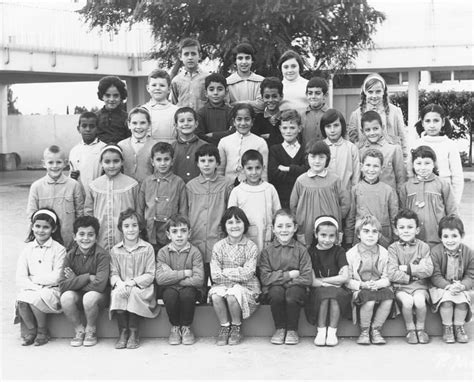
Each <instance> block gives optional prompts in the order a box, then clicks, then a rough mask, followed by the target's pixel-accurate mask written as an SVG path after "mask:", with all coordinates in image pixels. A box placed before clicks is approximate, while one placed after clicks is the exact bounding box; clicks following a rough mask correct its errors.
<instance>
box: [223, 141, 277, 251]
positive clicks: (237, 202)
mask: <svg viewBox="0 0 474 382" xmlns="http://www.w3.org/2000/svg"><path fill="white" fill-rule="evenodd" d="M241 163H242V168H243V172H244V174H245V181H244V182H242V183H240V184H239V185H238V186H237V187H235V188H234V189H233V190H232V192H231V193H230V197H229V203H228V206H227V207H232V206H236V207H239V208H241V209H242V210H243V211H244V212H245V214H246V215H247V218H248V219H249V222H250V227H249V230H248V232H247V237H248V238H249V239H250V240H252V241H253V242H254V243H255V244H257V247H258V251H259V253H260V252H261V251H262V249H263V248H264V247H265V245H266V244H268V243H269V242H270V241H271V240H272V219H273V215H274V214H275V212H276V211H278V210H279V209H280V208H281V205H280V199H279V198H278V193H277V191H276V190H275V187H273V185H272V184H270V183H268V182H265V181H264V180H262V173H263V156H262V154H260V153H259V152H258V151H257V150H247V151H246V152H245V153H244V155H242V161H241Z"/></svg>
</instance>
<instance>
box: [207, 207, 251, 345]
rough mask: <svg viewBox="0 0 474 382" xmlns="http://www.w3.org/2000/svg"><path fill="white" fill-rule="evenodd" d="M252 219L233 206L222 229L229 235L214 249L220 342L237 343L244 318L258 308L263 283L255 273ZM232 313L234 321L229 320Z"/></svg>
mask: <svg viewBox="0 0 474 382" xmlns="http://www.w3.org/2000/svg"><path fill="white" fill-rule="evenodd" d="M249 225H250V223H249V221H248V219H247V216H246V215H245V213H244V211H242V210H241V209H240V208H238V207H230V208H228V209H227V210H226V211H225V212H224V215H223V216H222V219H221V229H222V232H224V233H225V234H226V235H227V237H226V238H225V239H222V240H220V241H218V242H217V243H216V244H215V245H214V248H213V249H212V259H211V264H210V267H211V278H212V281H213V285H212V287H211V289H210V290H209V300H210V301H212V304H213V306H214V310H215V312H216V315H217V318H218V319H219V322H220V325H221V326H220V330H219V334H218V336H217V345H219V346H222V345H227V343H228V344H229V345H237V344H239V343H240V341H241V340H242V334H241V330H240V328H241V323H242V319H246V318H248V317H250V315H251V314H252V313H253V312H254V311H255V310H256V309H257V307H258V302H257V297H258V296H259V294H260V283H259V282H258V279H257V276H256V274H255V271H256V266H257V257H258V249H257V245H256V244H254V242H253V241H251V240H249V239H247V238H246V237H245V234H246V233H247V230H248V228H249ZM229 315H230V322H229Z"/></svg>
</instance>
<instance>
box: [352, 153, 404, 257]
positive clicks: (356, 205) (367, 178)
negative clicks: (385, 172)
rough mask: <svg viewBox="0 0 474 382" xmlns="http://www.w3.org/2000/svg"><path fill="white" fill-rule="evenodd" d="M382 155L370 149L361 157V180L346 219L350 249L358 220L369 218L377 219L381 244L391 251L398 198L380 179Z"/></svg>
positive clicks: (354, 190)
mask: <svg viewBox="0 0 474 382" xmlns="http://www.w3.org/2000/svg"><path fill="white" fill-rule="evenodd" d="M383 163H384V159H383V154H382V153H381V151H380V150H377V149H369V150H367V151H366V152H365V153H364V155H363V157H362V168H361V171H362V179H361V180H360V181H359V183H357V184H356V185H355V186H354V187H353V188H352V191H351V208H350V210H349V215H348V216H347V219H346V228H345V233H344V241H345V243H346V245H347V248H350V247H351V246H352V245H353V244H354V230H355V222H356V220H358V219H360V218H362V217H363V216H365V215H367V214H370V215H373V216H375V217H376V218H377V219H378V220H379V222H380V224H381V226H382V230H381V235H380V240H379V244H381V245H382V246H383V247H384V248H388V246H389V245H390V243H392V241H393V240H392V223H393V219H394V217H395V215H396V214H397V212H398V196H397V193H396V192H395V190H394V189H393V188H392V187H390V186H389V185H388V184H386V183H384V182H381V181H380V179H379V177H380V173H381V172H382V168H383Z"/></svg>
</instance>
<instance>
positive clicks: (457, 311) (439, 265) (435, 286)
mask: <svg viewBox="0 0 474 382" xmlns="http://www.w3.org/2000/svg"><path fill="white" fill-rule="evenodd" d="M439 236H440V237H441V242H442V243H441V244H438V245H437V246H436V247H434V248H433V249H432V250H431V259H432V260H433V266H434V270H433V275H432V276H431V284H432V287H431V288H430V296H431V301H432V302H433V310H434V311H435V312H437V311H438V310H439V314H440V316H441V323H442V324H443V341H444V342H446V343H453V342H454V341H457V342H460V343H466V342H468V341H469V338H468V336H467V334H466V331H465V329H464V324H465V323H466V322H469V321H470V320H471V318H472V301H473V298H474V292H473V290H472V287H473V285H474V252H473V251H472V249H471V248H469V247H467V246H466V245H465V244H463V243H462V238H463V237H464V224H463V222H462V220H461V219H460V218H459V217H458V216H457V215H448V216H445V217H443V218H442V219H441V221H440V222H439ZM453 322H454V328H453Z"/></svg>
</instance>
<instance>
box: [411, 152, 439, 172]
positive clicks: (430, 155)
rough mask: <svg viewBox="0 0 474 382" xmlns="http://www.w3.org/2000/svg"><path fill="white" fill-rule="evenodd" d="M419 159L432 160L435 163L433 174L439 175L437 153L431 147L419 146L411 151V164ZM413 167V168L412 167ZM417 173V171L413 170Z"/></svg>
mask: <svg viewBox="0 0 474 382" xmlns="http://www.w3.org/2000/svg"><path fill="white" fill-rule="evenodd" d="M417 158H430V159H431V160H432V161H433V163H434V169H433V173H434V174H436V175H438V164H437V159H436V153H435V151H434V150H433V149H432V148H431V147H430V146H418V147H417V148H416V149H412V150H411V163H413V162H414V161H415V159H417ZM412 167H413V166H412ZM413 173H414V174H415V175H416V173H415V169H413Z"/></svg>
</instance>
